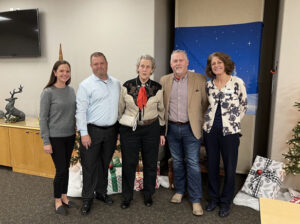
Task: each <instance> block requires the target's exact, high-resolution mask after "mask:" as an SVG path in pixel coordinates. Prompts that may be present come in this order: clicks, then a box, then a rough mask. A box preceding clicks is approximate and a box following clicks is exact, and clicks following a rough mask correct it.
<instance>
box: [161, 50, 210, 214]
mask: <svg viewBox="0 0 300 224" xmlns="http://www.w3.org/2000/svg"><path fill="white" fill-rule="evenodd" d="M170 65H171V68H172V70H173V73H171V74H168V75H165V76H163V77H162V78H161V80H160V83H161V85H162V87H163V90H164V105H165V121H166V136H167V139H168V143H169V148H170V152H171V155H172V157H173V170H174V184H175V189H176V194H175V195H174V196H173V197H172V199H171V202H172V203H181V200H182V197H183V195H184V193H185V191H186V187H187V191H188V194H189V198H190V200H191V202H192V204H193V214H194V215H197V216H200V215H203V209H202V207H201V204H200V200H201V198H202V187H201V172H200V164H199V154H200V146H201V136H202V126H203V119H204V112H205V111H206V109H207V105H208V102H207V95H206V91H205V86H206V78H205V77H204V76H203V75H201V74H197V73H194V72H190V71H188V65H189V60H188V58H187V55H186V52H185V51H183V50H175V51H173V53H172V54H171V60H170Z"/></svg>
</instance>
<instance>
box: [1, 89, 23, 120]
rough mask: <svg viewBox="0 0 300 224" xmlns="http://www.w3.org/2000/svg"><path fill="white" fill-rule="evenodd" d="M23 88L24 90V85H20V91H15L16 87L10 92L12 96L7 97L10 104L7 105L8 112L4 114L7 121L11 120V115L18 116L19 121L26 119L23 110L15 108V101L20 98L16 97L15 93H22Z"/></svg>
mask: <svg viewBox="0 0 300 224" xmlns="http://www.w3.org/2000/svg"><path fill="white" fill-rule="evenodd" d="M22 90H23V86H21V85H20V87H19V90H18V91H15V89H14V90H13V92H9V93H10V95H11V97H10V98H7V99H5V100H6V101H8V104H7V105H6V106H5V110H6V113H5V115H4V116H5V118H6V120H5V122H6V123H7V122H8V121H9V119H10V117H11V116H14V117H16V118H17V121H24V120H25V114H24V113H23V112H22V111H20V110H18V109H16V108H15V101H16V99H18V98H17V97H14V95H15V94H16V93H21V92H22Z"/></svg>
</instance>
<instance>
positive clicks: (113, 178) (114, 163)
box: [109, 156, 122, 192]
mask: <svg viewBox="0 0 300 224" xmlns="http://www.w3.org/2000/svg"><path fill="white" fill-rule="evenodd" d="M116 167H122V164H121V162H120V158H119V157H118V156H116V157H114V158H113V160H112V161H110V163H109V171H110V176H111V183H112V189H113V191H114V192H118V181H117V175H116Z"/></svg>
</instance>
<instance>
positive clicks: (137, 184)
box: [134, 160, 160, 191]
mask: <svg viewBox="0 0 300 224" xmlns="http://www.w3.org/2000/svg"><path fill="white" fill-rule="evenodd" d="M140 162H141V160H140ZM140 162H139V167H141V169H139V170H137V172H136V173H135V181H134V190H135V191H140V190H142V189H143V188H144V185H143V179H144V175H143V163H140ZM156 174H157V175H160V161H158V162H157V171H156ZM158 187H159V182H158V178H157V176H156V184H155V188H156V189H158Z"/></svg>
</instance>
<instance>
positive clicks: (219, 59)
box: [203, 52, 247, 217]
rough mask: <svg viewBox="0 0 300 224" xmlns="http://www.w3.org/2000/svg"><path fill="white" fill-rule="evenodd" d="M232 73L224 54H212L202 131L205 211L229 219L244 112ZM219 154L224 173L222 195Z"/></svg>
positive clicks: (239, 83)
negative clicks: (205, 164) (205, 162)
mask: <svg viewBox="0 0 300 224" xmlns="http://www.w3.org/2000/svg"><path fill="white" fill-rule="evenodd" d="M233 70H234V62H233V61H232V60H231V58H230V56H229V55H227V54H225V53H222V52H214V53H213V54H211V55H210V56H209V57H208V59H207V64H206V69H205V72H206V74H207V76H208V77H210V78H211V80H209V81H208V82H207V85H206V91H207V96H208V101H209V107H208V109H207V111H206V114H205V118H204V119H205V121H204V125H203V129H204V139H205V144H206V152H207V159H208V182H209V196H210V199H211V201H210V202H209V204H208V205H207V207H206V210H207V211H213V210H214V209H215V208H216V207H217V206H218V205H219V206H220V210H219V216H220V217H225V216H228V215H229V211H230V205H231V202H232V199H233V195H234V186H235V170H236V166H237V160H238V148H239V144H240V136H241V134H240V132H241V120H242V118H243V117H244V115H245V112H246V110H247V93H246V87H245V84H244V82H243V80H242V79H240V78H238V77H236V76H232V75H231V74H232V72H233ZM220 153H221V156H222V159H223V163H224V170H225V179H224V186H223V190H222V192H221V194H220V193H219V192H220V176H219V169H220V168H219V164H220Z"/></svg>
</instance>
